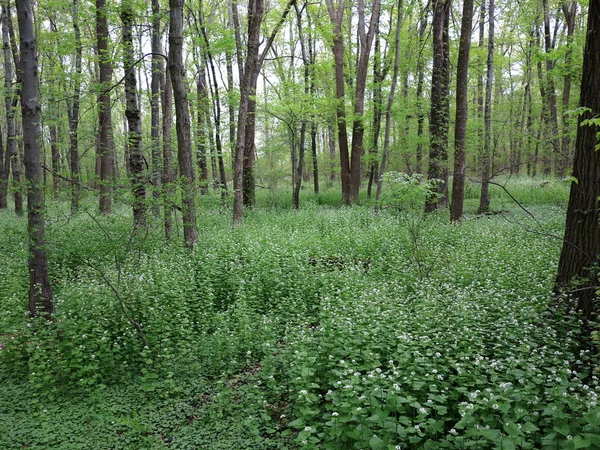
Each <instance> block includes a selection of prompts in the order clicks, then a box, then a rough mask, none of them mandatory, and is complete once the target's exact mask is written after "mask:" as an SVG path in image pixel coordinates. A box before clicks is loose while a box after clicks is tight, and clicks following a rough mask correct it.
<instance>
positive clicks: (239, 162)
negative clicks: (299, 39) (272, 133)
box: [233, 0, 264, 225]
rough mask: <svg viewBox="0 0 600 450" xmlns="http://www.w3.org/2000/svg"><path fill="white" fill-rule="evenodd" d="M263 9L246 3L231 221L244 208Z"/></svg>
mask: <svg viewBox="0 0 600 450" xmlns="http://www.w3.org/2000/svg"><path fill="white" fill-rule="evenodd" d="M263 13H264V3H263V0H250V1H249V4H248V41H247V51H246V63H245V66H244V77H243V78H242V81H241V84H240V109H239V112H238V127H237V139H236V149H235V163H234V177H233V190H234V196H233V224H234V225H236V224H239V223H241V222H242V219H243V211H244V171H245V164H244V157H245V153H244V149H245V146H246V145H249V143H246V142H245V139H246V126H247V121H248V112H249V111H248V110H249V102H250V97H251V96H253V95H255V94H256V92H255V91H252V86H253V85H255V84H253V82H252V80H253V79H254V78H256V77H257V76H258V50H259V45H260V42H259V40H260V25H261V22H262V17H263Z"/></svg>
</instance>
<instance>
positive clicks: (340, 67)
mask: <svg viewBox="0 0 600 450" xmlns="http://www.w3.org/2000/svg"><path fill="white" fill-rule="evenodd" d="M327 8H328V10H329V17H330V19H331V22H332V23H333V25H334V28H333V32H332V33H333V46H332V51H333V61H334V67H335V97H336V99H337V104H336V118H337V131H338V147H339V153H340V181H341V183H342V197H343V198H344V200H345V201H348V195H349V194H348V184H349V182H350V154H349V148H348V131H347V125H346V87H345V81H344V36H343V35H342V20H343V14H344V0H339V3H338V7H337V10H336V9H335V7H334V4H333V0H327Z"/></svg>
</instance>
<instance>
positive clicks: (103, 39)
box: [96, 0, 113, 214]
mask: <svg viewBox="0 0 600 450" xmlns="http://www.w3.org/2000/svg"><path fill="white" fill-rule="evenodd" d="M109 39H110V37H109V34H108V18H107V9H106V0H96V42H97V49H98V66H99V69H100V78H99V82H100V87H99V89H100V92H99V94H98V127H99V132H98V152H97V154H98V158H99V160H100V212H101V213H102V214H110V212H111V208H112V199H111V182H112V175H113V158H112V144H111V135H112V123H111V107H110V91H109V87H110V82H111V79H112V63H111V60H110V52H109V50H108V40H109Z"/></svg>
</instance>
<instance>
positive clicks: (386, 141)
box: [375, 0, 404, 204]
mask: <svg viewBox="0 0 600 450" xmlns="http://www.w3.org/2000/svg"><path fill="white" fill-rule="evenodd" d="M403 7H404V4H403V1H402V0H399V2H398V16H397V18H396V36H395V38H394V69H393V73H392V86H391V87H390V93H389V95H388V101H387V105H386V108H385V135H384V138H383V154H382V155H381V165H380V166H379V177H378V180H377V193H376V194H375V201H376V202H377V204H379V199H380V198H381V190H382V188H383V178H382V176H383V174H384V173H385V171H386V170H387V163H388V159H389V154H390V132H391V128H392V105H393V104H394V95H395V93H396V85H397V84H398V71H399V68H400V28H401V27H402V15H403V11H402V8H403Z"/></svg>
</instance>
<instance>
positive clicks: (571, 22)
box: [557, 1, 577, 176]
mask: <svg viewBox="0 0 600 450" xmlns="http://www.w3.org/2000/svg"><path fill="white" fill-rule="evenodd" d="M562 10H563V13H564V15H565V20H566V22H567V52H566V54H565V67H566V69H567V70H566V72H565V75H564V77H563V93H562V94H563V95H562V109H563V115H562V141H561V144H560V165H559V171H558V172H559V173H558V174H557V175H559V176H564V174H565V171H566V169H567V167H568V166H569V163H570V161H571V160H572V157H573V156H572V154H573V149H572V148H571V135H570V128H571V124H570V120H569V114H568V111H569V109H570V108H569V103H570V101H571V78H572V73H571V66H572V59H573V48H572V47H573V35H574V34H575V15H576V14H577V2H576V1H572V2H571V3H570V4H569V3H568V2H566V1H565V2H564V3H563V4H562Z"/></svg>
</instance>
